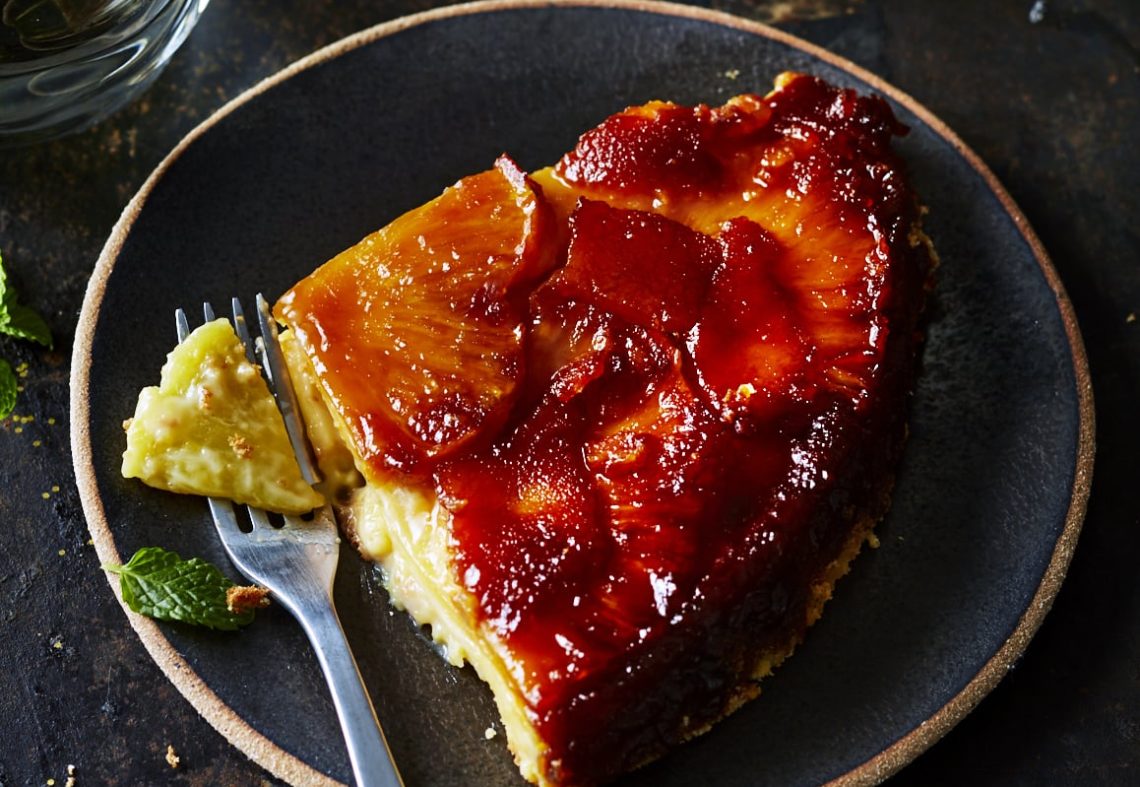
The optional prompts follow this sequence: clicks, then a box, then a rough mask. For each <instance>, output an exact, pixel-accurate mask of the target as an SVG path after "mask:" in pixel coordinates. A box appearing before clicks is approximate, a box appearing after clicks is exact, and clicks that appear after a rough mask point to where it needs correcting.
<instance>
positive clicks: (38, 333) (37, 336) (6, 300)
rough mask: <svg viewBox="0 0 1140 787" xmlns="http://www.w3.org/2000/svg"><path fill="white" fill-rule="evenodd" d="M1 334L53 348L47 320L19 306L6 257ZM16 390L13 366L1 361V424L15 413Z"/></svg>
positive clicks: (0, 283)
mask: <svg viewBox="0 0 1140 787" xmlns="http://www.w3.org/2000/svg"><path fill="white" fill-rule="evenodd" d="M0 334H7V335H8V336H14V337H15V338H17V339H27V340H28V341H32V342H38V343H39V344H42V345H44V346H45V347H49V348H50V347H51V346H52V337H51V329H50V328H49V327H48V324H47V323H46V322H44V318H43V317H41V316H40V315H38V314H36V312H34V311H32V310H31V309H29V308H28V307H27V306H24V305H22V304H20V303H19V302H17V300H16V291H15V290H14V289H12V288H11V287H10V286H8V274H7V273H6V272H5V270H4V258H3V257H0ZM16 390H17V383H16V375H15V374H13V373H12V367H11V365H9V364H8V362H7V361H5V360H3V359H0V421H2V420H4V419H5V418H7V417H8V416H9V415H11V414H12V410H13V409H15V407H16Z"/></svg>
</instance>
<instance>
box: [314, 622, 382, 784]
mask: <svg viewBox="0 0 1140 787" xmlns="http://www.w3.org/2000/svg"><path fill="white" fill-rule="evenodd" d="M297 617H298V619H299V620H300V621H301V625H302V627H303V628H304V629H305V633H306V634H307V635H308V637H309V642H311V643H312V645H313V650H315V651H316V653H317V660H318V661H320V664H321V669H322V670H323V671H324V673H325V680H326V681H328V685H329V691H330V692H331V693H332V699H333V705H335V706H336V715H337V718H338V719H340V727H341V730H342V731H343V732H344V741H345V744H346V745H347V746H348V758H349V760H350V761H351V762H352V774H353V776H354V777H355V778H356V784H357V787H403V784H404V782H403V780H402V779H401V778H400V773H399V771H398V770H396V762H395V760H393V759H392V751H391V750H390V749H389V748H388V741H387V740H385V739H384V731H383V730H381V729H380V722H379V721H378V720H377V718H376V710H375V709H374V708H373V707H372V700H371V699H370V698H369V697H368V691H367V690H366V689H365V688H364V681H363V679H362V678H361V677H360V670H359V668H358V667H357V666H356V659H354V658H353V657H352V651H351V650H350V649H349V647H348V640H347V639H346V638H345V636H344V629H343V628H341V625H340V618H338V617H337V614H336V609H335V608H334V607H333V606H332V605H331V604H330V605H329V606H328V608H327V609H326V610H324V611H323V614H306V615H298V616H297Z"/></svg>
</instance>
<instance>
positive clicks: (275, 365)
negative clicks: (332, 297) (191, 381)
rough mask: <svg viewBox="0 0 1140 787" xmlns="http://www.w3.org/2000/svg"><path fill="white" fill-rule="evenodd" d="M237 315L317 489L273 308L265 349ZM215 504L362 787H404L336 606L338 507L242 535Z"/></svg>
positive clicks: (226, 535) (261, 314) (222, 530)
mask: <svg viewBox="0 0 1140 787" xmlns="http://www.w3.org/2000/svg"><path fill="white" fill-rule="evenodd" d="M202 311H203V313H204V315H205V318H206V321H207V322H209V321H211V320H213V319H214V310H213V308H212V307H211V306H210V304H208V303H207V304H204V305H203V309H202ZM233 314H234V320H233V321H234V329H235V331H236V332H237V334H238V337H239V338H240V339H241V340H242V343H243V344H244V345H245V351H246V355H247V357H248V358H249V360H250V362H251V363H257V362H258V357H260V361H261V367H262V369H264V370H265V371H266V374H267V377H268V378H269V387H270V390H272V391H273V395H274V397H275V398H276V400H277V406H278V408H279V409H280V410H281V415H282V417H283V418H284V420H285V427H286V429H287V431H288V432H289V439H290V441H291V442H292V444H293V451H294V453H295V454H296V455H297V462H298V464H300V466H301V473H302V475H303V476H304V478H305V480H306V481H307V482H308V483H310V484H313V483H315V482H316V480H317V479H316V472H315V470H314V467H313V460H312V456H311V454H310V448H309V443H308V439H307V438H306V437H305V432H304V428H303V427H302V425H301V421H300V418H299V417H298V414H297V413H298V407H297V397H296V394H295V393H294V391H293V386H292V383H291V382H290V380H289V372H288V370H287V369H286V368H285V362H284V358H283V357H282V355H281V346H280V345H279V344H278V342H277V324H276V323H275V322H274V321H273V318H272V317H271V316H270V314H269V304H268V303H267V302H266V300H265V298H263V297H262V296H261V295H258V296H257V317H258V323H259V324H260V327H261V341H259V342H257V343H256V344H255V342H254V341H253V340H252V339H251V337H250V333H249V328H248V326H247V325H246V321H245V315H244V313H243V311H242V308H241V302H240V301H239V300H238V299H237V298H234V299H233ZM175 322H176V323H177V326H178V341H179V342H182V341H184V340H185V339H186V336H187V335H188V334H189V333H190V326H189V324H188V323H187V320H186V313H185V312H183V311H182V309H178V310H177V311H176V312H175ZM209 501H210V513H211V514H212V515H213V518H214V525H215V526H216V527H217V530H218V535H219V536H220V537H221V539H222V545H223V546H224V547H225V549H226V554H228V555H229V556H230V560H232V561H233V564H234V565H235V566H237V568H238V570H239V571H240V572H241V573H242V574H243V575H245V576H246V577H247V578H248V579H249V580H251V581H252V582H256V583H257V584H259V585H264V586H265V587H267V588H269V591H270V593H271V595H272V596H273V598H274V599H276V600H277V601H278V602H279V603H280V604H281V605H282V606H284V607H285V608H286V609H287V610H289V612H290V613H292V615H293V617H295V618H296V619H297V621H298V622H299V623H300V624H301V628H303V629H304V630H305V634H306V635H308V637H309V642H310V643H311V644H312V646H313V650H315V651H316V654H317V660H318V661H319V662H320V664H321V669H322V670H324V673H325V680H326V681H328V686H329V691H330V692H331V693H332V698H333V704H334V705H335V706H336V714H337V717H338V718H339V719H340V726H341V730H342V731H343V732H344V740H345V744H346V745H347V747H348V757H349V760H351V762H352V773H353V775H354V776H355V778H356V783H357V785H359V787H400V785H403V781H402V780H401V779H400V774H399V771H397V769H396V764H395V761H394V760H393V759H392V752H391V750H390V749H389V748H388V742H387V741H386V740H385V739H384V732H383V730H381V729H380V722H379V721H378V720H377V718H376V711H375V709H374V708H373V707H372V700H371V699H369V697H368V692H367V690H366V689H365V688H364V682H363V681H362V680H361V677H360V670H359V669H358V668H357V666H356V660H355V659H354V658H353V657H352V651H351V650H350V649H349V647H348V641H347V640H346V639H345V636H344V630H343V629H342V628H341V625H340V619H339V618H338V617H337V614H336V608H335V607H334V606H333V596H332V587H333V577H334V576H335V574H336V564H337V558H338V557H339V555H340V548H339V545H340V538H339V537H338V536H337V528H336V521H335V519H334V518H333V513H332V508H331V506H328V505H326V506H325V507H324V508H321V509H318V510H317V511H316V512H314V515H313V516H312V518H311V520H310V519H308V518H307V517H306V518H302V517H295V516H287V517H284V524H283V525H282V526H280V527H274V525H273V523H272V522H271V521H270V518H269V515H268V514H266V512H264V511H262V510H260V509H257V508H253V507H252V506H250V507H248V510H249V520H250V522H251V523H252V525H253V530H252V531H251V532H249V533H243V532H242V531H241V529H240V528H239V527H238V521H237V516H236V512H235V510H234V503H232V502H231V501H229V500H225V499H220V498H214V497H211V498H209ZM307 520H308V521H307Z"/></svg>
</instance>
